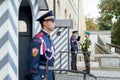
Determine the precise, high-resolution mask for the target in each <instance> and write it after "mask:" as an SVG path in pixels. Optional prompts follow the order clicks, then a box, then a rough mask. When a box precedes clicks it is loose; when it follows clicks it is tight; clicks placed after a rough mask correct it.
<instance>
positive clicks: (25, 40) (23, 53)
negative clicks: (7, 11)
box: [19, 0, 32, 80]
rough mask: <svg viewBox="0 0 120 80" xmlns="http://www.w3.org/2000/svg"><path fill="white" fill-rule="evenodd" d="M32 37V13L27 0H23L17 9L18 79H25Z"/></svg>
mask: <svg viewBox="0 0 120 80" xmlns="http://www.w3.org/2000/svg"><path fill="white" fill-rule="evenodd" d="M31 39H32V13H31V8H30V6H29V4H28V2H27V0H23V1H22V3H21V6H20V9H19V80H25V79H24V77H25V76H26V74H27V58H28V51H29V45H30V41H31Z"/></svg>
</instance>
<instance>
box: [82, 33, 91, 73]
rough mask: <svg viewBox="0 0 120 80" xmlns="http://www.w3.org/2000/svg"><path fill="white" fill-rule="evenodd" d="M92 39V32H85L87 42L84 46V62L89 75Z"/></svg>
mask: <svg viewBox="0 0 120 80" xmlns="http://www.w3.org/2000/svg"><path fill="white" fill-rule="evenodd" d="M89 38H90V32H88V31H86V32H85V40H84V42H83V44H82V52H83V56H84V62H85V71H86V72H87V73H90V53H91V51H90V45H91V40H90V39H89Z"/></svg>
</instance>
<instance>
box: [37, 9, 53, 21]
mask: <svg viewBox="0 0 120 80" xmlns="http://www.w3.org/2000/svg"><path fill="white" fill-rule="evenodd" d="M45 20H51V21H54V20H55V18H54V15H53V12H52V10H51V11H49V12H47V13H45V14H43V15H42V16H41V17H39V18H38V19H37V21H39V22H40V23H42V22H43V21H45Z"/></svg>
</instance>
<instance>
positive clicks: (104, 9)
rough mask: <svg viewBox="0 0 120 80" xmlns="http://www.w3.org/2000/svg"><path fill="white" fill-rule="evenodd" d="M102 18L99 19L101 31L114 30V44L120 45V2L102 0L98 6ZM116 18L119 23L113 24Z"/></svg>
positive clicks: (118, 0)
mask: <svg viewBox="0 0 120 80" xmlns="http://www.w3.org/2000/svg"><path fill="white" fill-rule="evenodd" d="M98 8H99V9H100V11H99V13H100V15H101V16H100V17H99V18H98V19H97V23H98V25H99V29H100V30H112V31H111V32H112V35H111V37H112V42H113V43H114V44H119V45H120V34H119V32H120V25H119V23H120V0H101V1H100V4H98ZM113 18H115V19H116V20H117V21H116V22H115V23H113V22H112V19H113Z"/></svg>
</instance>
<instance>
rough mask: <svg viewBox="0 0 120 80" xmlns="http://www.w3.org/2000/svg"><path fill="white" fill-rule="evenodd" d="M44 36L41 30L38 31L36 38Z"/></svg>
mask: <svg viewBox="0 0 120 80" xmlns="http://www.w3.org/2000/svg"><path fill="white" fill-rule="evenodd" d="M42 36H43V33H42V32H40V33H38V34H37V35H36V36H35V37H36V38H40V37H42Z"/></svg>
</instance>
